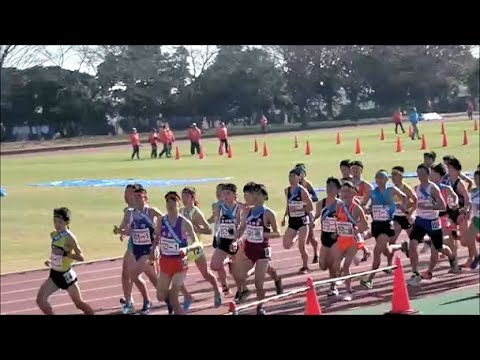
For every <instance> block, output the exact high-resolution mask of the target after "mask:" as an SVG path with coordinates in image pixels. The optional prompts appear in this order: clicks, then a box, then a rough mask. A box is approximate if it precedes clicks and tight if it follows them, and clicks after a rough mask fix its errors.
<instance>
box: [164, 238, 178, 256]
mask: <svg viewBox="0 0 480 360" xmlns="http://www.w3.org/2000/svg"><path fill="white" fill-rule="evenodd" d="M179 250H180V246H179V244H178V243H177V242H176V241H175V240H173V239H169V238H165V237H162V238H160V253H161V254H162V255H166V256H176V255H179V254H180V251H179Z"/></svg>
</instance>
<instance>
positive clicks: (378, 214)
mask: <svg viewBox="0 0 480 360" xmlns="http://www.w3.org/2000/svg"><path fill="white" fill-rule="evenodd" d="M372 217H373V220H376V221H387V220H390V214H389V213H388V209H387V208H386V207H384V206H383V205H373V206H372Z"/></svg>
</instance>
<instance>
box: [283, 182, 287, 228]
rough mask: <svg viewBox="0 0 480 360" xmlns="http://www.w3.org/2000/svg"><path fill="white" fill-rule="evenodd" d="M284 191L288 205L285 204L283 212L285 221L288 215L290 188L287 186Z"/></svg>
mask: <svg viewBox="0 0 480 360" xmlns="http://www.w3.org/2000/svg"><path fill="white" fill-rule="evenodd" d="M284 193H285V198H286V205H285V213H284V214H283V221H285V218H286V217H287V216H288V188H285V190H284Z"/></svg>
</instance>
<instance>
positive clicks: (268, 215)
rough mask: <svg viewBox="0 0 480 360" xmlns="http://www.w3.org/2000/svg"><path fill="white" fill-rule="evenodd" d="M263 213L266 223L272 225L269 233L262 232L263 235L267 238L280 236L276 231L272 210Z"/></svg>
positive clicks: (276, 226) (275, 220)
mask: <svg viewBox="0 0 480 360" xmlns="http://www.w3.org/2000/svg"><path fill="white" fill-rule="evenodd" d="M265 215H266V218H267V223H268V224H270V225H271V226H272V231H271V232H269V233H264V236H265V237H266V238H268V239H272V238H277V237H280V233H279V232H278V224H277V216H276V214H275V213H274V212H273V211H272V210H267V211H265Z"/></svg>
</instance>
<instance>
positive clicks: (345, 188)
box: [340, 180, 357, 204]
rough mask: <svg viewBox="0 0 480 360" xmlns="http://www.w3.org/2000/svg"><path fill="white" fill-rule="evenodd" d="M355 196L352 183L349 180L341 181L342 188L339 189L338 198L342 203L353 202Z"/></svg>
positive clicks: (355, 192) (354, 188) (355, 189)
mask: <svg viewBox="0 0 480 360" xmlns="http://www.w3.org/2000/svg"><path fill="white" fill-rule="evenodd" d="M356 194H357V188H356V187H355V185H353V182H352V181H350V180H344V181H342V187H341V188H340V198H341V199H342V201H344V202H346V203H347V204H350V203H351V202H352V201H353V198H354V197H355V195H356Z"/></svg>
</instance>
